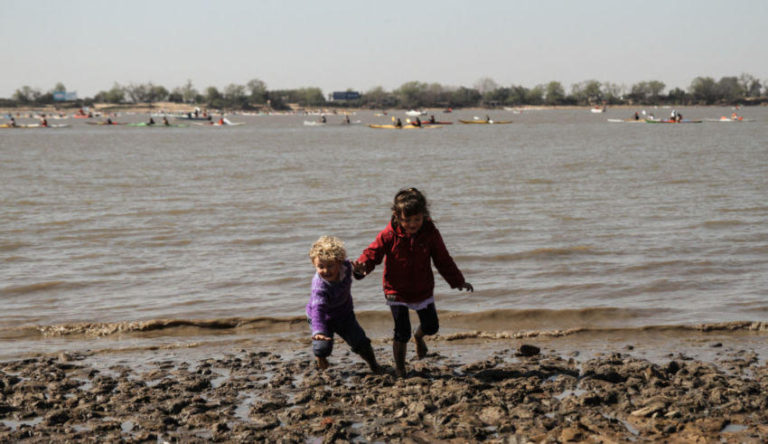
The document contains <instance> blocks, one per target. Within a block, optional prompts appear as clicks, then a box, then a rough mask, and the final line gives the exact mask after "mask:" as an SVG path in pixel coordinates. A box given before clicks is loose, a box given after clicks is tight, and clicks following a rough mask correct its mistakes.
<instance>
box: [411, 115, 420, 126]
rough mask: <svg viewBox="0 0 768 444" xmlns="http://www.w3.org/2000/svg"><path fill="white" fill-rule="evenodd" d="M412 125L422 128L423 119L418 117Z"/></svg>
mask: <svg viewBox="0 0 768 444" xmlns="http://www.w3.org/2000/svg"><path fill="white" fill-rule="evenodd" d="M411 125H413V126H416V127H419V128H421V119H419V118H418V117H416V121H415V122H413V123H412V124H411Z"/></svg>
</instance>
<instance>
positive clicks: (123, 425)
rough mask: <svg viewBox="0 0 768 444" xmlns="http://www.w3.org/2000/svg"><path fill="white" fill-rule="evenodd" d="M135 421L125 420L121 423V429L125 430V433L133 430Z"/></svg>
mask: <svg viewBox="0 0 768 444" xmlns="http://www.w3.org/2000/svg"><path fill="white" fill-rule="evenodd" d="M133 427H134V424H133V421H123V422H122V423H120V429H121V430H122V431H123V433H131V432H132V431H133Z"/></svg>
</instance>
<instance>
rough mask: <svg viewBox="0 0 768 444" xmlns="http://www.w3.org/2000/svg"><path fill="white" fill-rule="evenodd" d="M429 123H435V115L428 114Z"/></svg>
mask: <svg viewBox="0 0 768 444" xmlns="http://www.w3.org/2000/svg"><path fill="white" fill-rule="evenodd" d="M429 123H435V115H434V114H430V115H429Z"/></svg>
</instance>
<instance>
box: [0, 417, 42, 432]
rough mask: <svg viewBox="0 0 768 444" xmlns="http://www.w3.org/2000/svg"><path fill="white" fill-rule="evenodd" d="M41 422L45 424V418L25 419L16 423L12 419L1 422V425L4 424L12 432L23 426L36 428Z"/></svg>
mask: <svg viewBox="0 0 768 444" xmlns="http://www.w3.org/2000/svg"><path fill="white" fill-rule="evenodd" d="M41 422H43V417H42V416H35V417H34V418H30V419H24V420H21V421H16V420H12V419H5V420H2V421H0V423H3V424H5V425H6V426H8V427H10V428H11V430H17V429H18V428H19V427H21V426H28V427H34V426H36V425H38V424H40V423H41Z"/></svg>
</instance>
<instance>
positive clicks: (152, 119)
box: [147, 116, 155, 125]
mask: <svg viewBox="0 0 768 444" xmlns="http://www.w3.org/2000/svg"><path fill="white" fill-rule="evenodd" d="M154 124H155V119H154V118H152V116H149V122H147V125H154Z"/></svg>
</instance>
